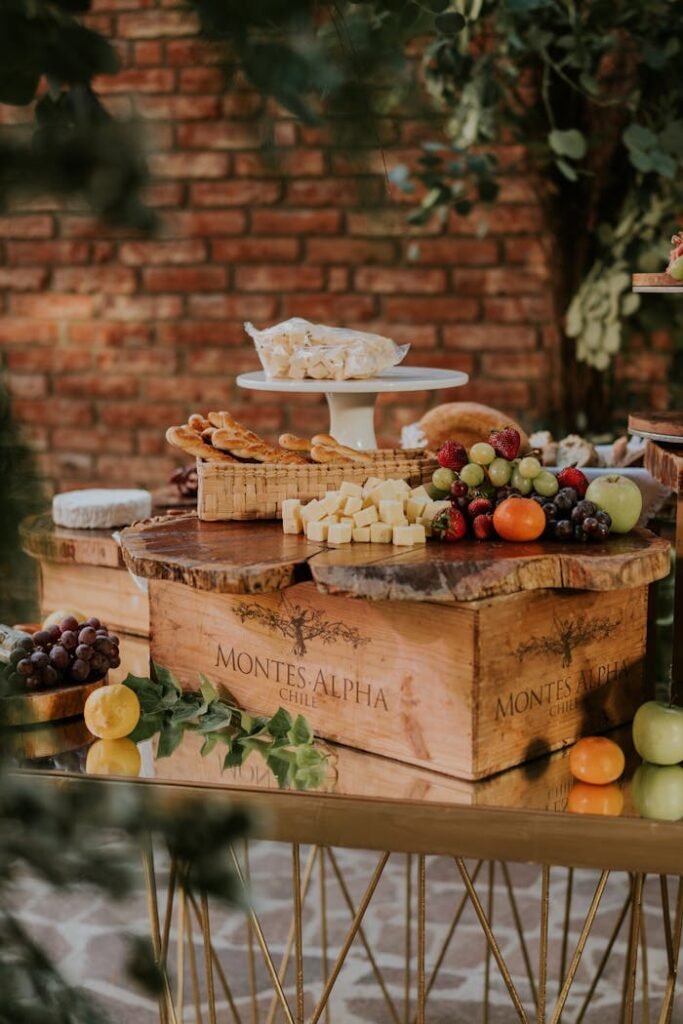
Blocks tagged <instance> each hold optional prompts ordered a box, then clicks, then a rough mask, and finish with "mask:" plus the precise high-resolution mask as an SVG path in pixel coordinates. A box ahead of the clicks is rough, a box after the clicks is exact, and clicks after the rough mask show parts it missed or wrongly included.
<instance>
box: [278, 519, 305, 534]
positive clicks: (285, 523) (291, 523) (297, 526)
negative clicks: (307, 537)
mask: <svg viewBox="0 0 683 1024" xmlns="http://www.w3.org/2000/svg"><path fill="white" fill-rule="evenodd" d="M303 529H304V524H303V523H302V521H301V516H299V518H298V519H289V518H287V519H283V520H282V532H283V533H303Z"/></svg>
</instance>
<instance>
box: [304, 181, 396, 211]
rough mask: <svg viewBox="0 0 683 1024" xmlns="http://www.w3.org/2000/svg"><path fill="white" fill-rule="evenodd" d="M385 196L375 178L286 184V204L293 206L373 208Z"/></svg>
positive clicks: (380, 184) (380, 183)
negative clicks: (371, 206)
mask: <svg viewBox="0 0 683 1024" xmlns="http://www.w3.org/2000/svg"><path fill="white" fill-rule="evenodd" d="M383 192H384V188H383V185H382V182H381V181H380V180H379V179H375V178H358V179H354V178H349V179H345V180H340V179H339V178H323V179H320V178H313V179H310V178H299V179H295V180H293V181H289V182H287V193H286V200H287V202H288V203H291V205H292V206H370V205H373V204H375V203H377V202H378V201H379V200H380V199H381V197H382V194H383Z"/></svg>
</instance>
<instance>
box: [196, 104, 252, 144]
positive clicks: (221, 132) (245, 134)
mask: <svg viewBox="0 0 683 1024" xmlns="http://www.w3.org/2000/svg"><path fill="white" fill-rule="evenodd" d="M186 102H188V103H191V102H192V100H186ZM176 141H177V143H178V145H179V146H182V147H183V148H185V149H257V148H258V147H260V146H261V145H262V139H260V138H259V133H258V130H257V129H256V128H255V127H254V126H253V125H251V124H247V123H245V122H244V121H219V122H217V123H214V122H208V123H207V122H198V123H197V124H193V123H190V124H180V125H178V127H177V128H176Z"/></svg>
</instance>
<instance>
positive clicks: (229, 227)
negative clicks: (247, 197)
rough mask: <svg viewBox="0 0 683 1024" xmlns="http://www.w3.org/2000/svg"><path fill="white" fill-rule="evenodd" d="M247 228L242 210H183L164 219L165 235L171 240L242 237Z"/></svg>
mask: <svg viewBox="0 0 683 1024" xmlns="http://www.w3.org/2000/svg"><path fill="white" fill-rule="evenodd" d="M245 227H246V217H245V215H244V213H243V212H242V210H212V211H210V212H209V211H208V210H201V211H196V210H187V211H185V210H183V211H180V212H178V213H172V214H169V215H168V216H167V217H165V218H164V234H165V235H166V236H167V237H171V238H192V237H193V236H194V235H201V236H205V235H212V236H214V237H215V236H216V235H241V234H242V232H243V231H244V229H245Z"/></svg>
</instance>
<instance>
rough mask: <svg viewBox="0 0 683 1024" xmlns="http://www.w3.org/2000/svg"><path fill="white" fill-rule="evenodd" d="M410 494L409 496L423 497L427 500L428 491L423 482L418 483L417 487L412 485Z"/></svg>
mask: <svg viewBox="0 0 683 1024" xmlns="http://www.w3.org/2000/svg"><path fill="white" fill-rule="evenodd" d="M410 496H411V498H424V499H425V501H429V492H428V490H427V488H426V487H425V485H424V484H420V486H419V487H413V489H412V491H411V492H410Z"/></svg>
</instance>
